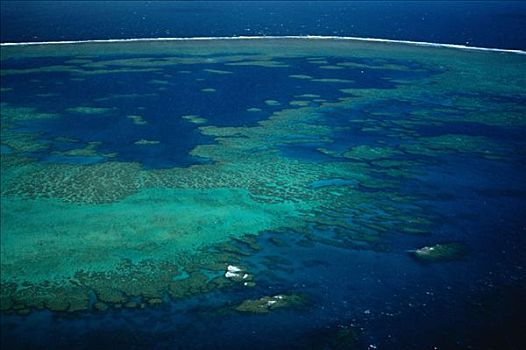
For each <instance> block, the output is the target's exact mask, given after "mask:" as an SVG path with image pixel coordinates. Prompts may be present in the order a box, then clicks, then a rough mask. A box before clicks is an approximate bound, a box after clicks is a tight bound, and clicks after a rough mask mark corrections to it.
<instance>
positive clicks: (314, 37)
mask: <svg viewBox="0 0 526 350" xmlns="http://www.w3.org/2000/svg"><path fill="white" fill-rule="evenodd" d="M260 39H311V40H350V41H365V42H380V43H394V44H407V45H417V46H428V47H446V48H451V49H461V50H476V51H493V52H509V53H517V54H521V55H525V54H526V51H524V50H514V49H497V48H490V47H477V46H466V45H458V44H441V43H431V42H427V41H410V40H395V39H381V38H362V37H354V36H322V35H284V36H277V35H275V36H271V35H270V36H210V37H187V38H184V37H176V38H132V39H93V40H65V41H33V42H20V43H0V46H2V47H4V46H30V45H64V44H87V43H126V42H148V41H200V40H203V41H204V40H260Z"/></svg>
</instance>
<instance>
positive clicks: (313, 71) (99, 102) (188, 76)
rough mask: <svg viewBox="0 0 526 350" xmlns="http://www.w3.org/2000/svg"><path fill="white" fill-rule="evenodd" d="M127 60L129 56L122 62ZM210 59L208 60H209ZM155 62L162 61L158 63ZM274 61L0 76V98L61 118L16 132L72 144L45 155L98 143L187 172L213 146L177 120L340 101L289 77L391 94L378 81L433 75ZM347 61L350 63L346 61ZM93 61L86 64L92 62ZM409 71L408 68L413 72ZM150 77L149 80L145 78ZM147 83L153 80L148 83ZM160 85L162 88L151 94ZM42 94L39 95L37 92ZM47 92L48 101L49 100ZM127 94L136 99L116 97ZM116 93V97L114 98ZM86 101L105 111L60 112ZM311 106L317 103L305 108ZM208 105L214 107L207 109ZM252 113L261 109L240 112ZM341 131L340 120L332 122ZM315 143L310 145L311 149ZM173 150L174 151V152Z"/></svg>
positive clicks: (11, 64) (246, 118)
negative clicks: (196, 151) (196, 152)
mask: <svg viewBox="0 0 526 350" xmlns="http://www.w3.org/2000/svg"><path fill="white" fill-rule="evenodd" d="M129 57H132V56H129ZM211 58H213V57H211ZM159 59H162V57H159ZM279 61H280V62H282V63H284V64H286V65H287V66H288V67H280V68H270V67H258V66H231V65H225V64H222V63H215V64H214V63H210V64H200V65H199V66H198V68H195V67H194V66H193V65H184V66H174V67H167V68H165V69H164V70H163V72H162V73H158V74H157V72H155V73H153V74H152V73H151V72H146V73H142V72H131V73H127V74H122V73H115V74H102V75H93V76H90V75H88V76H83V77H82V80H78V81H76V80H71V79H70V78H73V79H75V78H78V77H76V76H70V75H69V74H70V73H67V72H59V73H50V72H42V73H34V74H31V76H30V78H31V79H27V76H28V75H23V76H22V78H20V76H19V75H7V76H4V77H2V83H3V84H5V86H11V87H13V88H15V90H13V91H7V92H5V93H4V94H5V95H4V96H6V100H7V98H9V100H10V101H12V102H13V103H17V104H20V105H25V106H29V107H33V108H36V109H37V110H39V111H41V112H46V113H63V115H64V117H63V118H60V119H51V120H40V121H30V122H26V123H23V124H24V125H23V128H25V129H27V130H29V131H37V132H40V133H42V134H41V135H42V139H43V140H50V139H54V138H56V137H67V138H73V139H76V140H78V142H80V143H75V144H71V143H67V142H66V143H64V142H62V141H58V142H57V141H55V142H53V143H52V151H65V150H67V149H72V148H78V147H83V146H85V145H86V144H87V142H90V141H96V142H102V145H101V146H100V147H99V148H98V149H99V150H100V151H101V152H102V153H114V152H116V153H118V155H117V156H116V157H115V158H113V159H114V160H118V161H129V162H138V163H141V164H142V165H143V166H145V167H146V168H169V167H173V166H188V165H191V164H195V163H202V162H205V161H206V160H205V159H196V158H195V157H192V156H191V155H189V152H190V151H191V149H192V148H194V147H195V146H196V145H198V144H203V143H210V142H212V141H213V140H212V139H211V138H209V137H206V136H203V135H201V134H200V133H199V132H198V130H197V127H198V126H199V125H196V124H192V123H190V122H188V121H186V120H184V119H182V118H181V116H184V115H198V116H200V117H203V118H206V119H207V120H208V122H209V123H210V124H212V125H216V126H252V125H254V124H255V123H257V122H258V121H260V120H264V119H267V118H268V117H270V115H271V114H272V113H273V112H275V111H277V110H280V109H283V108H287V107H289V102H290V101H294V100H308V99H306V98H304V97H302V96H301V95H303V94H312V93H315V94H319V95H320V97H321V98H326V99H329V100H331V99H335V98H337V97H338V96H339V95H341V93H340V91H339V89H341V88H342V84H341V83H320V82H314V81H310V80H306V79H291V78H290V77H289V75H298V74H304V75H305V74H306V75H312V76H314V77H316V78H334V77H337V78H338V79H346V80H349V81H352V82H347V83H345V84H344V85H345V87H357V88H370V87H375V88H379V89H390V88H394V86H395V85H394V83H392V82H389V81H388V80H387V79H385V78H386V77H388V78H390V79H396V78H401V77H404V78H405V79H419V78H423V77H426V76H428V75H430V74H434V73H435V72H436V71H438V70H437V69H435V68H433V69H431V70H423V71H422V72H420V71H414V72H413V71H412V72H400V71H396V70H387V69H386V70H383V69H378V70H369V71H367V72H366V73H364V72H363V71H362V70H361V69H359V68H357V69H347V70H336V71H334V70H330V69H322V68H320V67H319V66H318V65H315V64H312V63H310V62H309V61H308V60H306V59H303V58H301V59H300V58H282V59H280V60H279ZM326 61H327V65H330V64H335V63H336V62H337V60H336V59H335V58H327V59H326ZM347 61H351V60H347ZM366 61H367V60H366V59H355V60H354V62H356V63H364V62H366ZM96 62H97V60H95V61H94V63H96ZM391 62H392V63H397V64H403V65H405V66H407V67H411V68H419V66H414V65H415V64H413V63H407V62H401V61H397V60H391ZM36 63H38V64H45V65H50V66H54V65H57V66H59V65H67V59H64V58H56V59H46V60H45V61H43V60H41V59H36V60H35V59H25V60H20V61H15V60H6V61H4V63H3V68H5V69H10V68H16V67H23V66H22V64H23V65H25V67H31V66H32V65H33V64H36ZM413 66H414V67H413ZM205 69H211V70H213V69H215V70H222V71H227V72H231V74H217V73H213V72H209V71H206V70H205ZM57 78H59V79H61V80H65V81H67V84H56V81H55V79H57ZM152 78H154V79H152ZM155 80H158V81H157V82H155ZM159 87H161V88H162V89H163V90H159ZM205 88H214V89H215V92H213V93H203V92H202V91H201V90H202V89H205ZM41 93H45V94H44V95H43V96H39V94H41ZM49 94H52V95H49ZM127 94H128V95H129V94H137V95H140V97H135V98H126V97H123V98H120V97H119V96H126V95H127ZM115 95H117V97H115ZM261 96H265V99H272V100H275V101H278V102H279V103H280V105H278V106H268V105H266V104H265V103H263V101H262V97H261ZM87 101H91V104H93V105H95V106H97V107H98V108H108V109H109V110H108V111H107V112H105V113H101V114H94V115H88V116H83V115H79V114H78V113H75V112H69V111H68V108H71V107H77V106H84V105H86V104H87ZM311 104H312V105H313V106H316V105H319V103H316V102H311ZM210 106H214V108H213V109H212V108H210ZM250 108H259V109H261V111H256V112H252V111H248V109H250ZM127 115H141V116H142V117H143V119H144V121H145V122H146V123H147V124H145V125H135V124H134V123H132V122H131V121H130V120H129V119H128V118H125V117H124V116H127ZM337 120H340V121H341V124H342V125H344V124H346V123H347V121H348V119H347V118H337ZM140 139H146V140H156V141H159V142H160V143H159V144H155V145H149V146H148V147H144V146H142V145H135V144H134V143H133V142H134V141H135V140H140ZM319 146H320V145H316V147H319ZM316 147H305V146H301V145H300V146H297V147H291V146H287V148H286V149H283V151H284V152H285V153H291V155H292V154H295V155H301V154H304V155H305V154H307V153H308V155H307V157H311V159H312V156H318V157H319V158H318V159H313V160H315V161H317V160H323V159H325V160H331V158H329V157H327V156H323V155H322V154H321V153H319V152H317V151H316V150H314V149H312V150H311V148H316ZM174 150H175V151H174ZM33 155H36V156H38V158H39V159H40V160H44V161H51V162H66V163H67V162H75V163H77V162H79V161H81V162H84V163H86V162H99V161H104V159H94V158H92V159H82V158H79V157H69V158H65V159H64V158H63V159H59V158H57V157H56V156H54V155H51V156H50V153H49V150H45V151H42V152H40V153H35V154H33Z"/></svg>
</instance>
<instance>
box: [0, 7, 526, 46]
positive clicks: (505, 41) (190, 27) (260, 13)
mask: <svg viewBox="0 0 526 350" xmlns="http://www.w3.org/2000/svg"><path fill="white" fill-rule="evenodd" d="M0 6H1V17H0V18H1V21H0V41H2V42H22V41H51V40H81V39H110V38H112V39H116V38H138V37H191V36H235V35H307V34H310V35H339V36H361V37H378V38H387V39H403V40H416V41H429V42H441V43H454V44H468V45H473V46H483V47H497V48H515V49H526V36H525V35H524V33H525V31H526V3H524V2H521V1H412V2H409V1H347V2H345V1H341V2H333V1H318V2H314V1H290V2H286V1H284V2H273V1H234V2H224V1H211V2H198V1H188V2H168V1H166V2H164V1H163V2H147V1H113V2H107V1H48V2H43V1H18V2H17V1H2V2H1V5H0Z"/></svg>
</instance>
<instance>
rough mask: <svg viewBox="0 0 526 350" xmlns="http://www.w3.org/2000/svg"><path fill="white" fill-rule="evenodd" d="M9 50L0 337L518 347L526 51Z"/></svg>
mask: <svg viewBox="0 0 526 350" xmlns="http://www.w3.org/2000/svg"><path fill="white" fill-rule="evenodd" d="M1 57H2V68H1V76H2V86H1V88H2V91H1V94H2V105H1V118H2V119H1V127H2V129H1V132H2V134H1V136H2V137H1V142H2V152H1V166H2V168H1V171H2V177H1V186H2V187H1V196H2V198H1V199H2V201H1V215H2V220H1V229H2V235H1V236H0V238H1V257H2V260H1V264H2V275H1V289H0V306H1V309H2V317H1V327H2V333H1V334H2V338H1V340H2V346H5V347H7V348H27V347H30V348H50V347H52V348H64V349H66V348H72V347H73V348H115V347H132V348H133V347H135V348H152V349H164V348H174V347H175V348H181V349H193V348H195V349H202V348H210V349H213V348H217V347H218V346H219V344H221V346H222V347H226V348H232V349H236V348H239V349H244V348H247V347H253V348H261V349H268V348H280V349H281V348H283V349H294V348H298V349H305V348H312V349H351V348H359V349H360V348H363V349H367V348H375V347H377V348H387V349H400V348H433V347H438V348H491V349H504V348H510V349H519V348H521V345H522V344H523V342H524V338H523V335H522V333H521V330H522V329H523V328H524V327H523V326H524V321H523V318H522V317H521V314H522V312H523V311H524V308H525V300H524V295H525V294H524V287H525V284H524V277H525V275H524V269H523V268H524V263H525V256H524V254H523V251H524V248H525V243H526V242H525V241H524V228H525V227H526V226H525V225H526V223H525V221H524V218H523V213H524V212H525V209H526V196H525V195H526V188H525V186H524V181H523V180H524V175H525V170H526V169H525V167H524V164H526V163H525V162H524V160H525V156H526V154H525V152H524V150H525V149H526V147H525V146H526V145H525V140H526V138H525V137H524V136H525V132H526V129H525V125H526V120H525V116H526V113H525V112H526V109H525V101H526V95H525V85H526V82H525V80H524V78H522V77H523V76H524V74H523V73H524V67H525V57H526V56H525V55H523V54H517V53H509V52H484V51H472V50H459V49H451V48H443V47H442V48H439V47H419V46H414V45H405V44H395V43H378V42H361V41H353V40H328V39H324V40H314V39H258V40H250V39H246V40H208V41H166V42H163V41H156V42H151V41H150V42H131V43H91V44H90V43H84V44H73V45H57V46H55V45H41V46H38V45H37V46H17V47H7V46H3V47H2V48H1ZM28 335H30V336H29V337H28ZM205 335H206V336H205Z"/></svg>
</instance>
